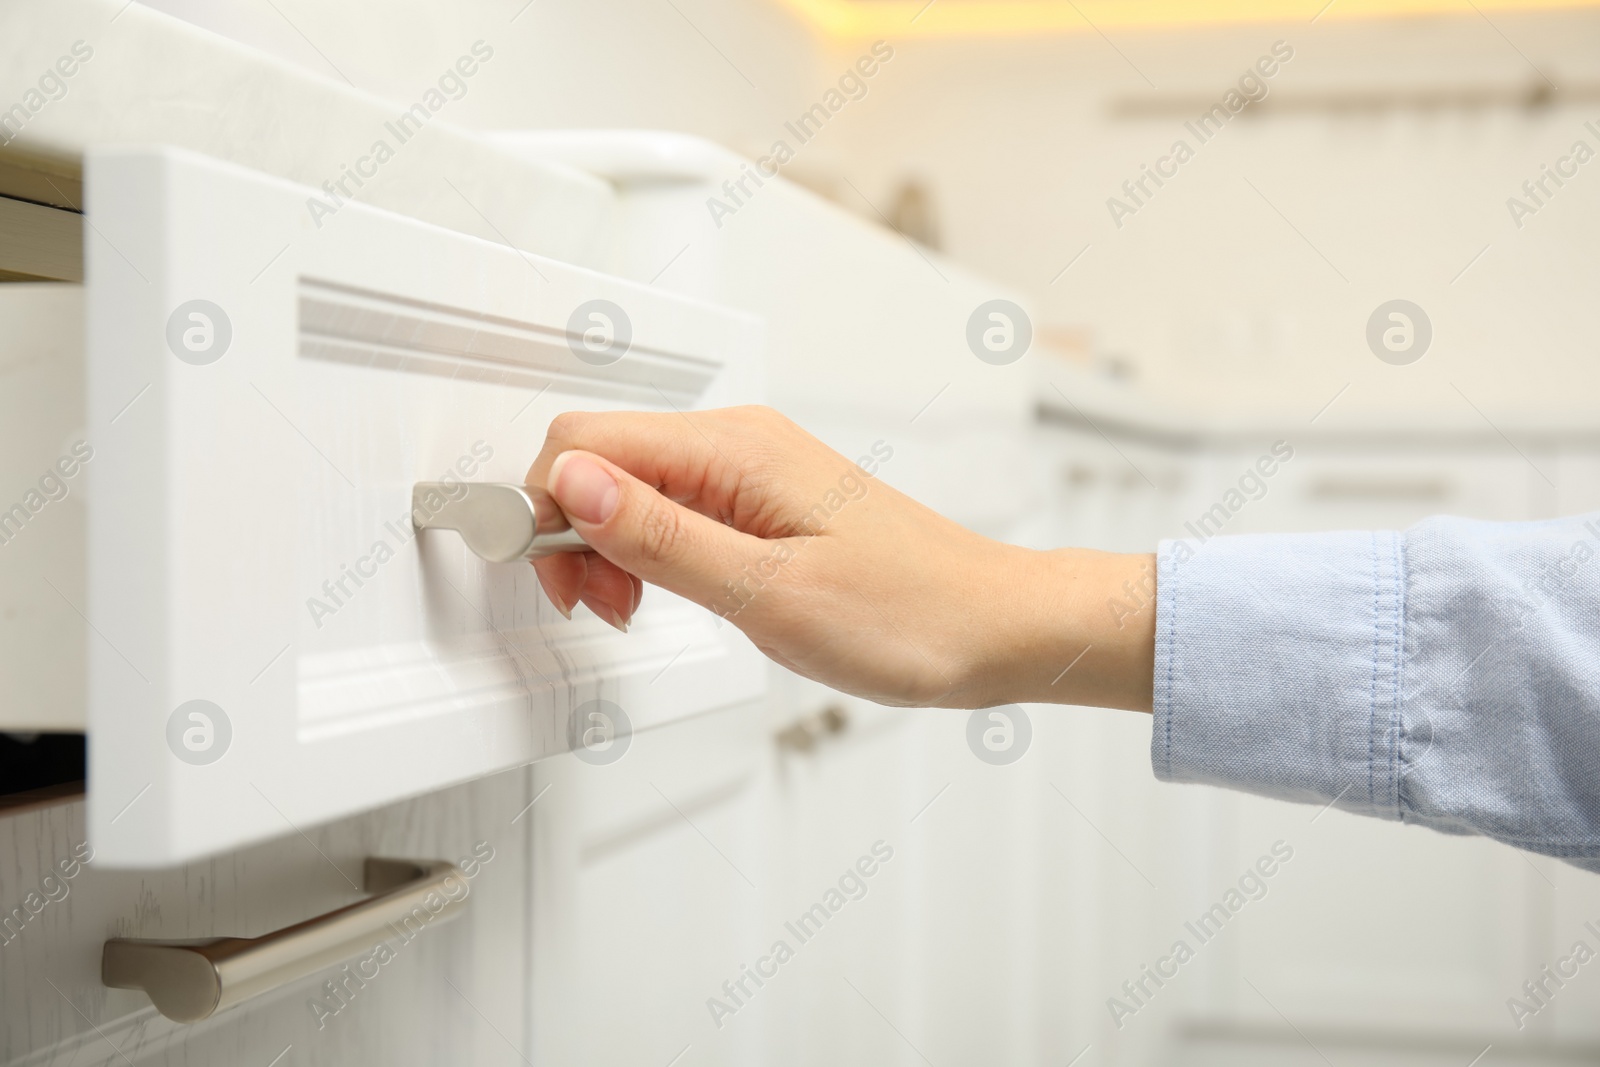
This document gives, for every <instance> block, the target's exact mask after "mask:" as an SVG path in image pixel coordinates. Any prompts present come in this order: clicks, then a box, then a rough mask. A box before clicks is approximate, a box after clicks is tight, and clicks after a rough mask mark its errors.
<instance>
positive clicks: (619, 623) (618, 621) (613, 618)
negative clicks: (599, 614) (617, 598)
mask: <svg viewBox="0 0 1600 1067" xmlns="http://www.w3.org/2000/svg"><path fill="white" fill-rule="evenodd" d="M607 615H608V618H607V619H606V622H609V623H610V624H611V625H612V626H615V627H616V628H617V629H619V630H621V631H622V632H623V633H627V632H628V624H627V623H626V622H624V621H623V618H622V616H621V615H618V614H617V611H616V609H615V608H610V609H608V610H607Z"/></svg>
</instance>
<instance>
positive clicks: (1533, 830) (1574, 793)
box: [1150, 515, 1600, 871]
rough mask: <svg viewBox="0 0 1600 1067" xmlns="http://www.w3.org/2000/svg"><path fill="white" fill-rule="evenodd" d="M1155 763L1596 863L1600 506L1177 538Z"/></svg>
mask: <svg viewBox="0 0 1600 1067" xmlns="http://www.w3.org/2000/svg"><path fill="white" fill-rule="evenodd" d="M1156 604H1157V607H1156V667H1155V705H1154V711H1155V715H1154V732H1153V735H1152V737H1151V741H1150V755H1151V762H1152V763H1153V765H1154V767H1155V773H1156V776H1157V777H1158V778H1161V779H1163V780H1165V781H1172V782H1204V783H1209V784H1212V785H1221V786H1227V787H1229V788H1233V789H1242V790H1246V791H1248V792H1252V793H1260V794H1262V795H1265V796H1269V797H1278V798H1281V799H1285V800H1298V801H1305V802H1309V803H1320V804H1328V803H1332V804H1334V805H1336V806H1337V807H1339V808H1342V809H1344V810H1346V811H1353V812H1358V813H1360V814H1364V815H1373V816H1376V817H1378V818H1381V819H1398V820H1401V821H1403V822H1408V823H1419V824H1421V825H1423V826H1429V827H1432V828H1433V829H1435V830H1441V831H1443V832H1445V833H1456V834H1482V835H1484V836H1487V837H1492V838H1494V839H1495V840H1497V841H1502V842H1504V843H1506V844H1508V845H1513V846H1515V847H1517V848H1521V849H1527V850H1529V851H1532V852H1538V853H1543V854H1544V855H1547V856H1559V857H1561V858H1562V859H1565V860H1567V861H1569V862H1571V863H1573V864H1576V865H1577V866H1579V867H1583V868H1585V869H1587V870H1591V871H1600V515H1591V516H1584V517H1579V518H1574V519H1559V520H1554V521H1550V522H1533V523H1490V522H1477V521H1469V520H1465V519H1455V518H1437V519H1429V520H1427V521H1426V522H1422V523H1419V524H1418V525H1416V526H1414V527H1412V528H1411V529H1409V530H1407V531H1405V532H1403V533H1395V532H1378V533H1324V534H1275V535H1260V536H1255V535H1252V536H1239V537H1214V538H1211V539H1209V540H1207V541H1205V542H1198V541H1193V540H1186V541H1163V542H1162V543H1161V546H1160V550H1159V565H1158V571H1157V599H1156Z"/></svg>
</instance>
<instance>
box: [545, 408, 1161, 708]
mask: <svg viewBox="0 0 1600 1067" xmlns="http://www.w3.org/2000/svg"><path fill="white" fill-rule="evenodd" d="M874 452H877V453H879V454H877V455H870V454H869V455H867V456H863V457H861V458H860V460H859V462H858V461H854V460H850V459H847V458H845V457H844V456H841V455H839V454H838V453H837V452H834V451H833V450H832V449H830V448H828V447H827V446H826V445H824V444H822V443H821V442H820V441H818V440H817V439H816V438H814V437H812V436H811V435H810V434H808V433H806V432H805V431H804V430H802V429H800V428H799V427H798V426H796V425H795V424H794V423H792V422H790V421H789V420H788V419H786V418H784V417H783V416H781V415H779V414H778V413H776V412H774V411H772V410H770V409H767V408H759V407H745V408H728V409H723V410H719V411H706V412H693V413H690V414H687V415H684V414H676V413H674V414H654V413H626V412H622V413H609V414H576V413H575V414H566V415H560V416H558V417H557V418H556V419H555V420H554V421H553V422H552V423H551V424H550V431H549V435H548V437H547V438H546V440H545V445H544V448H543V450H542V451H541V452H540V453H539V457H538V459H536V460H535V461H534V464H533V467H532V468H531V469H530V470H529V472H528V477H527V483H528V484H529V485H535V486H543V487H545V488H546V489H547V490H548V491H549V493H550V495H551V496H552V497H553V498H554V499H555V501H556V503H557V504H559V505H560V506H561V509H562V510H563V511H564V512H565V513H566V515H567V518H568V520H569V521H570V522H571V523H572V525H573V527H574V528H575V529H576V530H577V531H578V532H579V533H580V534H582V535H583V538H584V540H586V541H587V542H588V543H589V544H590V545H591V546H592V547H593V549H594V551H593V552H584V553H561V554H558V555H554V556H551V557H548V558H546V559H542V560H539V561H537V562H536V563H535V564H534V568H535V569H536V570H537V571H538V574H539V581H540V584H541V585H542V586H543V587H544V591H545V593H546V594H547V595H548V596H549V597H550V599H551V600H552V601H553V602H554V603H555V604H556V606H557V607H558V608H560V609H561V610H562V611H563V612H565V613H567V614H569V615H570V613H571V611H572V608H573V606H574V605H576V604H578V603H580V602H581V603H583V604H585V605H587V606H588V607H589V608H590V610H592V611H594V612H595V614H597V615H599V616H600V617H601V618H603V619H606V620H607V621H609V622H611V623H612V624H613V625H615V626H618V627H619V628H624V629H625V628H626V626H627V623H628V621H629V620H630V619H631V618H632V616H633V613H634V612H635V611H636V610H637V609H638V607H639V600H640V597H641V596H642V595H643V588H644V587H643V584H642V582H641V579H642V580H643V581H644V582H649V583H651V584H653V585H659V586H661V587H662V588H664V589H668V590H670V591H672V592H674V593H677V594H678V595H680V596H683V597H686V598H688V599H689V600H692V601H694V602H696V603H698V604H701V605H703V606H704V607H706V608H709V609H710V610H712V611H714V612H716V613H717V614H719V615H721V616H723V617H724V618H726V619H728V620H729V621H730V622H732V623H733V624H734V625H735V626H738V627H739V628H740V629H741V630H743V631H744V632H745V633H746V634H747V635H749V637H750V639H751V640H752V641H754V642H755V644H756V646H757V647H759V648H760V649H761V651H762V652H764V653H766V655H768V656H769V657H771V658H772V659H773V660H774V661H776V662H777V663H780V664H782V665H783V666H785V667H787V668H789V669H790V670H793V671H795V672H797V673H799V674H802V675H805V676H806V677H808V678H814V679H816V680H818V681H820V682H823V683H825V684H827V685H829V686H832V687H833V688H835V689H840V690H843V691H845V692H848V693H854V694H857V695H859V696H863V697H866V698H868V699H871V700H875V701H878V702H880V703H883V704H895V705H903V706H916V707H931V706H941V707H962V708H976V707H988V706H992V705H995V704H1004V703H1008V702H1012V701H1024V700H1026V701H1049V702H1054V703H1074V704H1079V703H1081V704H1096V705H1101V706H1106V707H1123V708H1135V709H1141V710H1148V709H1149V707H1150V692H1151V674H1152V671H1153V662H1154V633H1155V600H1154V596H1153V595H1150V596H1148V597H1147V598H1145V605H1146V606H1145V607H1143V608H1142V609H1139V610H1136V611H1132V612H1131V613H1130V612H1129V611H1128V610H1126V607H1125V608H1124V610H1122V611H1120V612H1119V611H1117V610H1116V609H1114V608H1113V607H1112V606H1111V601H1112V600H1113V598H1115V599H1116V600H1118V601H1120V602H1121V603H1123V604H1124V605H1128V604H1131V603H1133V602H1134V601H1133V600H1130V599H1129V598H1128V596H1127V593H1126V591H1125V589H1124V587H1123V586H1124V583H1125V582H1131V583H1132V584H1133V586H1134V587H1139V586H1141V584H1142V586H1143V588H1145V589H1148V590H1153V587H1154V586H1153V566H1154V565H1153V561H1152V560H1151V558H1150V557H1149V556H1119V555H1111V554H1107V553H1097V552H1086V551H1081V550H1071V549H1067V550H1061V551H1056V552H1035V551H1031V550H1028V549H1022V548H1016V547H1014V546H1011V545H1005V544H1001V543H999V542H997V541H991V540H989V539H988V538H985V537H980V536H978V535H977V534H974V533H972V532H970V531H968V530H966V529H963V528H962V527H960V526H958V525H956V524H955V523H953V522H951V521H949V520H948V519H945V518H944V517H943V516H941V515H939V514H937V513H935V512H933V511H931V510H929V509H928V508H925V507H923V506H922V505H921V504H918V503H917V502H916V501H914V500H912V499H911V498H909V497H907V496H905V495H904V494H902V493H899V492H896V491H895V490H894V489H891V488H890V487H889V486H887V485H884V484H883V483H882V482H880V481H878V480H877V479H876V478H875V477H873V471H875V469H876V467H877V464H878V463H880V462H881V461H883V460H885V459H887V458H888V457H889V456H890V455H892V454H893V453H892V450H891V449H889V448H888V446H885V445H883V444H882V443H881V442H880V443H879V444H878V445H876V446H874ZM1069 664H1070V665H1071V666H1070V669H1069Z"/></svg>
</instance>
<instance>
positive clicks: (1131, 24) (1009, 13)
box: [784, 0, 1600, 39]
mask: <svg viewBox="0 0 1600 1067" xmlns="http://www.w3.org/2000/svg"><path fill="white" fill-rule="evenodd" d="M784 2H785V3H787V4H788V5H789V7H790V8H792V9H794V10H795V11H796V12H798V13H799V14H800V16H801V17H802V18H804V19H805V20H806V21H807V22H808V23H810V24H811V25H812V26H814V27H816V28H817V29H818V30H820V31H821V32H823V33H825V34H827V35H828V36H830V37H837V38H849V39H854V38H866V39H875V38H879V37H882V38H885V39H899V38H904V37H952V36H971V35H985V36H993V35H1004V34H1021V33H1033V34H1037V33H1052V32H1054V33H1074V32H1080V31H1085V30H1087V31H1091V32H1092V31H1093V30H1094V29H1102V30H1104V29H1121V30H1127V29H1167V28H1172V27H1177V26H1198V25H1217V24H1221V23H1238V22H1308V21H1310V20H1311V19H1312V18H1313V17H1316V18H1317V19H1318V20H1319V21H1322V20H1334V19H1339V20H1345V19H1373V18H1393V17H1396V16H1411V15H1464V16H1471V15H1474V14H1475V11H1474V8H1476V9H1477V11H1478V12H1519V11H1552V10H1562V9H1569V8H1584V7H1595V6H1597V4H1600V0H1474V2H1473V3H1467V2H1466V0H1333V2H1332V3H1327V2H1326V0H932V2H931V3H930V2H928V0H784ZM1319 11H1320V12H1321V14H1320V15H1319V14H1318V12H1319Z"/></svg>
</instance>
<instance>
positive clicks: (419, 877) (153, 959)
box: [100, 857, 468, 1023]
mask: <svg viewBox="0 0 1600 1067" xmlns="http://www.w3.org/2000/svg"><path fill="white" fill-rule="evenodd" d="M363 875H364V880H365V882H366V890H367V892H369V893H373V894H376V895H374V896H371V897H368V898H367V899H366V900H362V901H359V902H357V903H355V904H351V905H349V906H347V907H343V908H340V909H338V910H337V911H330V912H328V913H327V914H326V915H319V916H318V917H317V918H315V919H310V920H307V921H306V922H303V923H296V924H295V925H294V926H286V927H284V928H283V929H282V930H274V931H273V932H272V933H270V934H264V935H262V936H261V937H213V938H209V939H202V940H194V941H144V940H136V939H132V938H122V937H119V938H114V939H112V940H110V941H107V942H106V943H105V947H104V948H103V949H102V950H101V954H100V980H101V981H102V982H104V983H105V984H106V985H108V986H112V987H114V988H117V989H142V990H144V991H145V992H146V993H148V994H149V995H150V1000H151V1001H152V1002H153V1003H154V1004H155V1006H156V1010H157V1011H159V1012H160V1013H161V1014H162V1015H165V1016H166V1017H167V1018H169V1019H173V1020H175V1021H177V1022H180V1023H196V1022H199V1021H200V1020H202V1019H206V1018H210V1017H211V1016H212V1015H214V1014H216V1013H217V1012H219V1011H221V1010H222V1009H224V1008H229V1007H232V1006H233V1005H235V1004H238V1003H239V1002H240V1001H243V1000H248V999H249V998H251V997H254V996H260V995H261V994H262V993H266V992H270V991H271V990H274V989H277V988H279V987H280V986H285V985H288V984H289V983H290V982H295V981H298V980H300V979H301V978H305V977H308V976H309V975H313V974H315V973H316V972H317V971H320V970H322V969H323V968H324V967H327V966H330V965H331V964H335V963H338V962H340V961H342V960H347V959H349V958H350V957H352V956H356V955H359V954H360V953H362V952H364V951H366V950H367V949H370V948H373V947H374V946H376V945H377V944H378V943H379V942H381V941H384V940H387V939H388V938H389V937H391V936H394V930H396V929H398V928H399V927H400V926H401V925H402V924H405V922H406V920H407V919H411V920H412V921H413V922H414V923H417V924H419V928H420V926H432V925H434V924H435V923H440V922H448V921H449V920H450V919H453V918H455V917H456V915H457V914H459V913H460V911H461V909H462V908H463V907H464V906H465V903H466V898H467V885H468V883H467V877H466V875H464V874H462V873H461V868H459V867H457V866H456V865H455V864H453V863H450V862H448V861H445V860H392V859H378V858H375V857H369V858H368V859H367V862H366V867H365V870H364V871H363ZM455 887H459V893H458V892H457V891H456V888H455Z"/></svg>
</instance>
